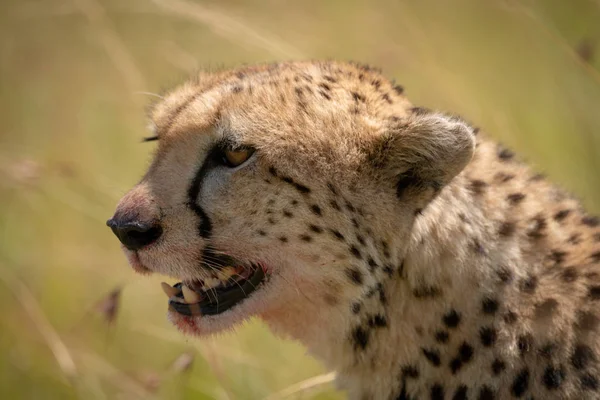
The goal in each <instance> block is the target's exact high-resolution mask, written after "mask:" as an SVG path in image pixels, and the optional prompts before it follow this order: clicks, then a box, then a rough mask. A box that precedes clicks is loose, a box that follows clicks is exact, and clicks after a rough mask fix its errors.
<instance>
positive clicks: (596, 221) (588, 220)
mask: <svg viewBox="0 0 600 400" xmlns="http://www.w3.org/2000/svg"><path fill="white" fill-rule="evenodd" d="M581 223H582V224H584V225H587V226H589V227H592V228H595V227H596V226H598V225H600V218H598V217H590V216H587V217H583V218H582V219H581Z"/></svg>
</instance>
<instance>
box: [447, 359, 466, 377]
mask: <svg viewBox="0 0 600 400" xmlns="http://www.w3.org/2000/svg"><path fill="white" fill-rule="evenodd" d="M449 366H450V371H452V374H453V375H456V373H457V372H458V371H459V370H460V369H461V368H462V366H463V362H462V361H461V360H460V358H459V357H456V358H453V359H452V360H451V361H450V365H449Z"/></svg>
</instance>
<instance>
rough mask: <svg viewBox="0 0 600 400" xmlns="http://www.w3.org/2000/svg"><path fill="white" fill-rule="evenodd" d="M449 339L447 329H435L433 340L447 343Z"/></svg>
mask: <svg viewBox="0 0 600 400" xmlns="http://www.w3.org/2000/svg"><path fill="white" fill-rule="evenodd" d="M449 339H450V335H449V334H448V331H437V332H436V333H435V340H436V341H437V342H438V343H448V340H449Z"/></svg>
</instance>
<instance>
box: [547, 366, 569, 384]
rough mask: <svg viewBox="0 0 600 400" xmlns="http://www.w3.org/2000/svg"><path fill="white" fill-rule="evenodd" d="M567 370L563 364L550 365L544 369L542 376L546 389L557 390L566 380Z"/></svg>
mask: <svg viewBox="0 0 600 400" xmlns="http://www.w3.org/2000/svg"><path fill="white" fill-rule="evenodd" d="M565 375H566V374H565V370H564V369H563V367H562V366H558V367H552V366H549V367H547V368H546V370H545V371H544V376H543V377H542V382H543V383H544V386H546V389H548V390H555V389H558V388H559V387H560V385H561V384H562V383H563V381H564V380H565Z"/></svg>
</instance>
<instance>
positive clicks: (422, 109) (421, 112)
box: [410, 107, 431, 115]
mask: <svg viewBox="0 0 600 400" xmlns="http://www.w3.org/2000/svg"><path fill="white" fill-rule="evenodd" d="M410 112H411V113H412V114H415V115H427V114H431V110H430V109H429V108H426V107H413V108H411V109H410Z"/></svg>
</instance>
